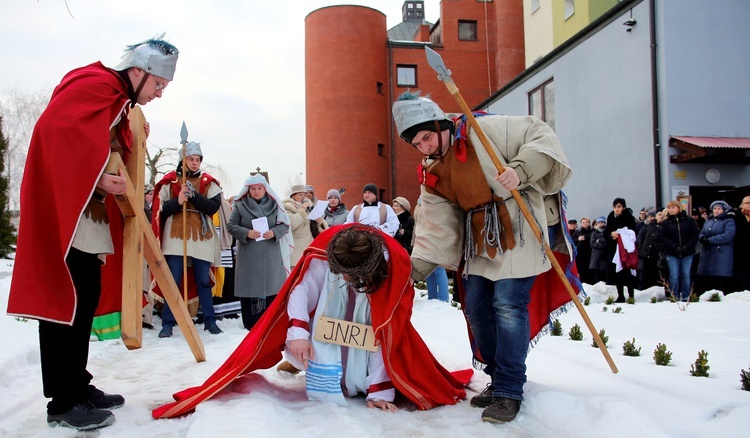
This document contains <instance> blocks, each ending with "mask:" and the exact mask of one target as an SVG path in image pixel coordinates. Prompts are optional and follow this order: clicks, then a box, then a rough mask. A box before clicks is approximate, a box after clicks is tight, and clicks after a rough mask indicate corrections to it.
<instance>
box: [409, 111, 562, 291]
mask: <svg viewBox="0 0 750 438" xmlns="http://www.w3.org/2000/svg"><path fill="white" fill-rule="evenodd" d="M477 121H478V123H479V125H480V127H481V128H482V130H483V131H484V133H485V134H486V136H487V137H488V138H489V140H490V143H491V145H492V147H493V149H494V151H495V153H496V154H497V156H498V157H499V158H500V161H501V162H502V163H503V165H504V166H507V167H511V168H513V169H514V170H515V171H516V172H517V173H518V176H519V177H520V179H521V185H520V186H519V187H518V191H519V192H520V193H521V194H522V197H524V198H525V199H526V203H527V205H528V206H529V209H530V210H531V212H532V214H533V215H534V217H535V218H536V220H537V223H538V224H539V227H540V229H541V230H542V231H543V232H544V233H545V236H546V232H547V223H548V214H547V213H546V212H545V196H547V197H548V198H550V199H556V198H557V196H558V193H559V191H560V189H561V188H562V187H563V186H564V185H565V183H566V182H567V181H568V179H570V176H571V169H570V166H569V165H568V160H567V158H566V157H565V153H564V152H563V150H562V147H561V145H560V142H559V140H558V138H557V135H556V134H555V133H554V131H552V129H551V128H550V127H549V126H548V125H547V124H545V123H544V122H542V121H541V120H539V119H537V118H536V117H532V116H521V117H509V116H485V117H480V118H478V119H477ZM469 147H474V149H475V150H476V153H477V156H478V158H479V161H480V163H481V166H482V170H483V175H482V176H477V177H478V178H479V177H484V178H485V180H486V181H487V183H488V184H489V185H490V187H491V188H492V189H493V190H494V192H495V194H496V195H497V196H500V197H502V198H504V199H505V200H506V206H507V208H508V213H509V214H510V218H511V223H512V225H513V236H514V238H515V241H516V245H515V247H514V248H513V249H512V250H509V251H505V252H504V253H503V254H502V255H500V254H498V255H497V256H495V258H494V259H493V258H490V257H489V256H488V255H487V252H486V250H485V251H483V252H482V253H481V254H479V255H477V256H476V257H474V258H472V259H471V260H470V261H469V264H468V273H469V274H472V275H479V276H482V277H485V278H487V279H489V280H492V281H497V280H500V279H504V278H524V277H531V276H535V275H538V274H540V273H542V272H545V271H547V270H549V269H550V267H551V264H550V262H549V260H547V257H546V255H545V253H544V251H543V248H542V247H541V245H540V244H539V242H538V241H537V239H536V237H534V234H533V232H532V230H531V227H530V226H529V224H528V223H527V221H526V220H525V218H523V215H522V213H521V211H520V208H519V206H518V205H517V204H516V202H515V201H514V200H513V197H512V195H511V193H510V192H509V191H508V190H505V189H504V188H503V187H502V186H501V185H500V184H499V183H498V182H497V181H495V180H494V177H495V174H496V169H495V166H494V164H493V163H492V161H491V159H490V157H489V156H488V154H487V152H486V151H485V150H484V148H483V147H482V144H481V142H480V141H479V138H478V137H477V135H476V134H475V133H474V132H473V130H471V131H470V132H469ZM448 153H454V151H453V149H451V150H450V151H449V152H448ZM431 162H432V160H430V159H428V158H425V162H424V163H423V164H428V163H431ZM469 183H470V182H469ZM551 195H554V196H551ZM552 204H553V205H554V204H555V202H552ZM418 215H419V216H418V217H416V218H415V220H416V221H417V222H418V224H419V225H418V226H417V227H416V229H415V239H414V250H413V252H412V263H413V273H412V275H413V276H414V277H415V278H416V279H420V278H424V277H426V276H427V275H429V273H430V272H432V270H433V269H434V268H435V266H436V265H442V266H446V267H450V268H451V269H457V268H458V265H459V264H460V262H461V259H462V257H463V253H464V234H465V228H464V227H465V223H464V222H465V212H464V211H463V210H461V209H460V208H459V207H458V206H457V205H456V204H453V203H452V202H450V201H448V200H447V199H445V198H443V197H441V196H438V195H434V194H430V193H429V192H428V191H426V190H425V187H424V186H422V208H421V210H420V211H419V213H418ZM552 216H553V217H554V216H555V215H554V214H553V215H552ZM558 234H561V233H558ZM563 240H564V239H563ZM560 242H561V243H562V240H561V241H560ZM562 245H563V247H565V244H564V243H562ZM568 253H569V254H570V253H572V252H571V251H570V249H568Z"/></svg>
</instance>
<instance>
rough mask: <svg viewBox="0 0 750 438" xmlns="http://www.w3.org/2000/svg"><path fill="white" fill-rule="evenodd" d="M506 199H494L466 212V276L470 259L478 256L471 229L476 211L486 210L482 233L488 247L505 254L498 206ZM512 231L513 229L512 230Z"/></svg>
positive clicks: (465, 275)
mask: <svg viewBox="0 0 750 438" xmlns="http://www.w3.org/2000/svg"><path fill="white" fill-rule="evenodd" d="M504 203H505V201H504V200H503V201H500V202H497V201H492V202H489V203H487V204H484V205H483V206H481V207H477V208H472V209H470V210H469V211H468V212H467V213H466V239H465V242H464V262H465V269H464V274H463V275H464V278H466V277H468V275H469V274H468V272H469V260H470V259H472V258H473V257H476V256H477V247H476V244H475V243H474V232H473V231H472V230H471V228H472V227H471V223H472V218H473V216H474V213H475V212H480V211H483V212H484V226H483V228H482V231H481V232H480V234H482V235H484V243H485V244H486V245H487V246H488V247H492V248H497V252H498V254H500V255H502V254H503V248H502V246H501V245H500V234H501V233H502V231H503V227H502V225H500V218H499V217H498V214H497V208H498V206H499V205H501V204H504ZM510 232H511V233H512V232H513V230H510Z"/></svg>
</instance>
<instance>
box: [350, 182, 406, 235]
mask: <svg viewBox="0 0 750 438" xmlns="http://www.w3.org/2000/svg"><path fill="white" fill-rule="evenodd" d="M378 193H379V190H378V186H376V185H375V184H373V183H369V184H365V187H364V188H363V189H362V200H363V201H364V202H362V204H359V205H355V206H354V208H352V209H351V211H349V214H347V216H346V223H347V224H351V223H360V224H365V225H369V226H372V227H375V228H378V229H380V231H382V232H384V233H386V234H387V235H389V236H391V237H393V236H395V235H396V232H397V231H398V228H399V221H398V217H397V216H396V212H395V211H393V208H391V206H390V205H388V204H386V203H384V202H380V200H379V199H378V197H379V195H378Z"/></svg>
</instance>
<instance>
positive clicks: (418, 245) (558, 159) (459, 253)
mask: <svg viewBox="0 0 750 438" xmlns="http://www.w3.org/2000/svg"><path fill="white" fill-rule="evenodd" d="M392 112H393V119H394V122H395V124H396V129H397V132H398V135H399V136H400V137H401V138H402V139H403V140H404V141H405V142H406V143H408V144H409V145H410V147H413V148H416V149H417V150H418V151H419V152H420V153H422V154H423V155H424V158H423V159H422V164H421V166H420V170H419V175H420V181H419V182H420V184H422V186H421V195H422V207H421V211H420V217H419V225H418V226H419V229H418V232H417V236H416V237H415V239H414V248H413V250H412V256H411V261H412V277H413V278H414V280H422V279H423V278H425V277H426V276H428V275H429V274H430V273H431V272H433V271H434V270H435V268H436V267H437V266H443V267H446V268H450V270H457V269H458V267H459V264H461V263H462V261H463V275H464V276H465V278H466V280H465V286H466V301H465V303H464V304H465V306H462V310H463V311H464V313H465V316H466V318H467V320H468V322H469V328H470V330H471V335H472V336H473V339H474V341H476V342H475V344H474V345H475V347H476V350H475V359H476V360H478V361H481V362H483V363H485V364H486V366H485V368H484V372H485V373H486V374H487V375H488V376H490V379H491V383H490V384H489V385H488V386H487V387H486V388H485V389H484V390H483V391H481V393H480V394H478V395H476V396H474V397H473V398H472V399H471V405H472V406H475V407H482V408H484V410H483V411H482V415H481V417H482V420H483V421H488V422H494V423H499V422H507V421H512V420H513V419H514V418H515V417H516V415H517V414H518V411H519V410H520V407H521V401H522V400H523V386H524V383H525V382H526V354H527V352H528V350H529V340H530V339H535V337H536V335H537V334H538V333H540V331H541V330H542V329H543V328H544V326H545V325H546V321H548V320H549V317H550V313H552V312H554V311H555V310H557V308H558V307H559V305H560V304H555V305H549V306H547V305H545V304H542V303H541V300H535V299H532V297H534V296H537V294H540V295H539V296H540V297H541V296H542V295H543V296H544V297H545V299H544V300H543V301H545V302H547V303H551V302H555V301H556V300H557V299H558V298H559V301H557V302H558V303H565V302H570V296H569V295H568V294H567V292H566V289H565V287H564V285H563V284H562V283H561V281H562V280H561V279H560V278H559V277H558V276H557V274H556V273H555V272H553V271H552V270H551V263H550V261H549V259H548V258H547V257H546V255H545V252H544V251H542V250H541V244H540V243H539V242H538V241H536V240H535V238H534V237H533V236H534V233H533V231H532V229H531V226H530V225H529V224H528V222H527V221H526V219H525V218H524V217H522V215H521V209H520V206H519V205H517V204H516V201H515V200H514V198H513V196H512V194H511V191H512V190H514V189H521V190H522V191H523V197H524V199H525V202H526V204H527V206H528V207H529V209H530V210H531V211H533V212H536V214H535V217H536V220H537V221H538V223H539V228H541V231H542V233H543V234H544V236H545V238H546V239H547V241H548V243H547V244H549V245H550V247H553V248H554V249H555V251H557V250H560V254H561V255H562V253H563V252H564V253H566V254H564V255H563V257H562V259H563V262H561V263H562V264H563V265H564V266H563V267H562V268H563V269H566V268H567V267H568V265H569V264H570V263H572V260H573V250H572V247H571V246H570V243H569V242H568V239H566V238H565V232H566V230H565V229H564V228H563V227H564V226H565V223H564V222H563V220H562V217H564V216H563V215H562V212H561V207H562V203H561V202H560V193H559V192H560V190H561V189H562V187H563V186H564V185H565V183H566V182H567V181H568V180H569V179H570V177H571V175H572V173H571V168H570V165H569V164H568V162H567V158H566V157H565V152H564V151H563V149H562V146H561V145H560V141H559V139H558V138H557V135H555V133H554V131H553V130H552V128H550V127H549V126H548V125H547V124H546V123H544V122H543V121H541V120H539V119H538V118H535V117H533V116H521V117H514V116H499V115H477V116H476V122H477V124H478V125H479V127H481V129H482V131H483V133H484V134H485V135H486V137H487V138H488V139H489V140H490V143H491V144H492V145H502V147H494V153H495V154H496V155H497V156H498V158H499V159H500V160H502V161H503V162H504V163H506V165H505V170H504V171H503V173H498V172H497V170H496V168H495V166H494V164H493V163H492V160H491V159H490V157H489V156H488V154H487V152H486V151H485V149H484V147H483V146H482V143H481V141H480V139H479V136H478V135H477V133H476V132H474V129H473V128H471V127H470V126H469V123H467V122H466V120H465V118H464V117H459V118H457V119H455V122H454V121H453V120H451V119H450V118H448V117H447V116H446V114H445V112H444V111H443V110H442V109H441V108H440V107H439V106H438V105H437V103H435V102H434V101H432V100H431V99H429V98H427V97H422V96H420V93H418V92H411V91H407V92H405V93H403V94H402V95H401V96H399V98H398V99H397V100H396V101H395V102H394V103H393V107H392ZM486 230H495V232H486ZM558 259H560V258H558ZM539 275H543V276H546V277H547V278H545V279H544V280H545V281H549V282H550V283H546V284H548V285H549V287H546V288H545V287H542V286H541V284H542V281H540V282H535V280H536V278H537V276H539ZM571 278H572V277H571ZM573 281H574V282H578V279H577V278H576V279H575V280H573ZM578 284H579V283H578ZM548 299H550V301H548ZM531 313H533V314H534V318H533V319H534V320H536V319H538V320H539V321H544V322H545V323H542V324H536V323H534V324H533V326H532V324H531V321H532V318H531V317H530V314H531Z"/></svg>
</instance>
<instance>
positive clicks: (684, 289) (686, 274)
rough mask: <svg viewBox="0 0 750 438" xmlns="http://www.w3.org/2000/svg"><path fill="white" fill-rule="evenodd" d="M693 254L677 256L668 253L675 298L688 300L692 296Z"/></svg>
mask: <svg viewBox="0 0 750 438" xmlns="http://www.w3.org/2000/svg"><path fill="white" fill-rule="evenodd" d="M692 263H693V256H692V255H689V256H685V257H677V256H673V255H669V254H667V265H668V266H669V288H670V289H671V290H672V293H673V294H674V297H675V299H678V300H682V301H687V300H688V298H690V266H691V265H692Z"/></svg>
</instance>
